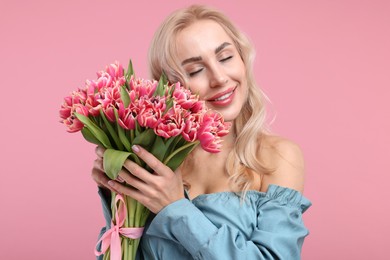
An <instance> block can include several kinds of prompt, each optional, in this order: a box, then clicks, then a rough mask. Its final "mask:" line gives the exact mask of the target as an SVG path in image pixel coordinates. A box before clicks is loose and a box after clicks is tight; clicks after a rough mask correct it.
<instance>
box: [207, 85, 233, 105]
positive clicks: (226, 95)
mask: <svg viewBox="0 0 390 260" xmlns="http://www.w3.org/2000/svg"><path fill="white" fill-rule="evenodd" d="M236 89H237V86H235V87H234V88H229V89H227V90H226V91H223V92H220V93H218V94H216V95H214V96H212V97H211V98H209V99H207V101H209V102H214V101H223V100H225V99H228V98H229V97H230V96H231V95H233V94H234V91H235V90H236Z"/></svg>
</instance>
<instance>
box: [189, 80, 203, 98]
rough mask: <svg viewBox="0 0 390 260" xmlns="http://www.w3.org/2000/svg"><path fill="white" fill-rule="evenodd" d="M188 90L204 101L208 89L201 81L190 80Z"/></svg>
mask: <svg viewBox="0 0 390 260" xmlns="http://www.w3.org/2000/svg"><path fill="white" fill-rule="evenodd" d="M188 89H189V90H190V91H191V92H192V93H194V94H196V95H199V99H200V100H204V96H205V95H206V89H207V87H205V84H204V82H202V81H201V80H194V79H193V80H189V81H188Z"/></svg>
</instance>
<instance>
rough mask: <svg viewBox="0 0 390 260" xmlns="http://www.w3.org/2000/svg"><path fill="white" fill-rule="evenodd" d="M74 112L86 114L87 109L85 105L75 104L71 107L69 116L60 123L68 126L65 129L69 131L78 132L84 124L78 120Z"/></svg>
mask: <svg viewBox="0 0 390 260" xmlns="http://www.w3.org/2000/svg"><path fill="white" fill-rule="evenodd" d="M74 112H76V113H78V114H82V115H84V116H88V109H87V108H86V107H84V106H83V105H81V104H75V105H74V106H73V107H72V110H71V114H70V116H69V117H68V118H66V119H64V120H63V121H62V123H63V124H64V125H66V127H67V128H68V129H67V131H68V132H69V133H75V132H78V131H80V130H81V129H83V127H84V124H83V123H81V122H80V120H78V119H77V118H76V116H75V115H74V114H73V113H74Z"/></svg>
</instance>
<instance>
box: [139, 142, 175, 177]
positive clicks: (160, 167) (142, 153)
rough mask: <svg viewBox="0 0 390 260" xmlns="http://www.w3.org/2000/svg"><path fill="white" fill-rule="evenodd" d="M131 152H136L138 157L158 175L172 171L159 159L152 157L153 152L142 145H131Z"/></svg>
mask: <svg viewBox="0 0 390 260" xmlns="http://www.w3.org/2000/svg"><path fill="white" fill-rule="evenodd" d="M132 150H133V152H135V153H136V154H137V156H138V157H139V158H141V159H142V160H143V161H144V162H145V163H146V164H147V165H149V167H150V168H152V170H153V171H154V172H155V173H156V174H158V175H166V174H170V173H172V171H171V170H170V169H169V168H168V167H167V166H166V165H165V164H163V163H162V162H160V160H158V159H157V158H156V157H154V155H153V154H151V153H149V152H148V151H146V150H145V149H143V148H142V147H140V146H138V145H133V146H132Z"/></svg>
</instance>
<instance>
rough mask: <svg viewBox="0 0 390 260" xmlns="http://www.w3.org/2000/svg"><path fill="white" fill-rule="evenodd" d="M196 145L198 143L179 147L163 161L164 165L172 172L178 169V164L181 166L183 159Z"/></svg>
mask: <svg viewBox="0 0 390 260" xmlns="http://www.w3.org/2000/svg"><path fill="white" fill-rule="evenodd" d="M198 144H199V143H198V142H193V143H188V144H187V145H185V146H182V147H180V148H179V149H177V150H176V151H175V152H174V153H173V154H171V155H170V156H169V157H168V158H167V159H166V160H165V161H164V164H166V165H167V166H168V167H169V168H170V169H171V170H172V171H174V170H176V169H177V167H179V166H180V164H182V162H183V161H184V159H185V158H186V157H187V156H188V155H189V154H190V153H191V151H192V150H193V149H194V148H195V147H196V146H197V145H198Z"/></svg>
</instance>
